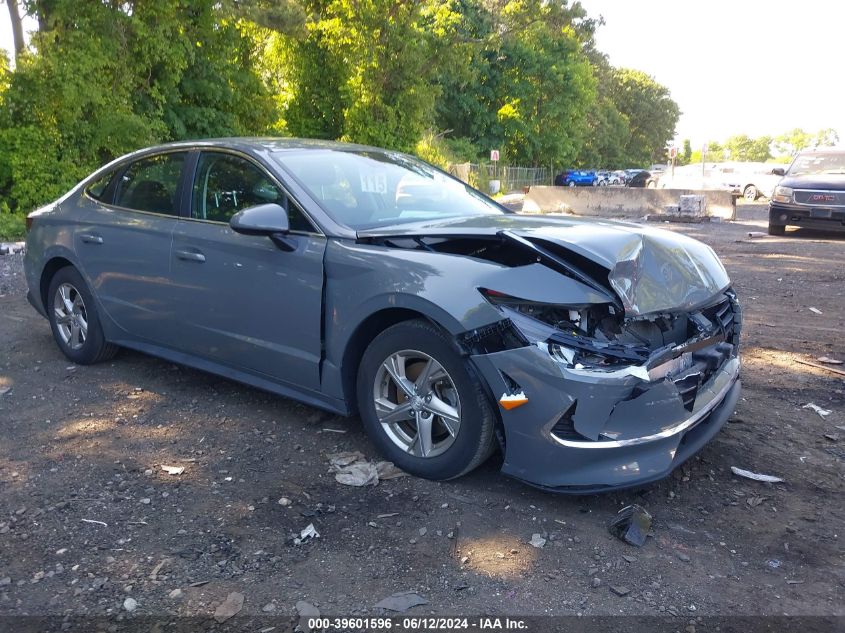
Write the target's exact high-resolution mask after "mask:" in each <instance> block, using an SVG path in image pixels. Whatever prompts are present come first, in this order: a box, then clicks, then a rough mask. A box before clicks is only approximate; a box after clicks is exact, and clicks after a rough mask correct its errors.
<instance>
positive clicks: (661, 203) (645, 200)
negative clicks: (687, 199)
mask: <svg viewBox="0 0 845 633" xmlns="http://www.w3.org/2000/svg"><path fill="white" fill-rule="evenodd" d="M691 195H695V196H702V197H703V200H704V204H703V205H701V207H699V208H697V209H695V210H693V208H692V206H691V205H684V206H685V208H684V211H683V212H682V211H681V209H680V205H681V196H691ZM736 199H737V195H736V194H733V193H731V192H729V191H712V190H693V189H645V188H642V189H641V188H638V187H531V188H530V189H529V191H528V193H527V194H526V196H525V201H524V202H523V206H522V212H523V213H575V214H576V215H588V216H600V217H604V218H613V217H619V218H641V217H643V216H644V215H665V216H667V218H669V217H681V218H686V219H703V218H704V217H717V218H721V219H723V220H733V219H736Z"/></svg>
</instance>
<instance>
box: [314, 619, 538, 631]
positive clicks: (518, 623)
mask: <svg viewBox="0 0 845 633" xmlns="http://www.w3.org/2000/svg"><path fill="white" fill-rule="evenodd" d="M307 625H308V628H309V629H310V630H312V631H356V630H358V631H379V630H384V631H389V630H393V631H397V632H401V631H466V630H478V631H506V630H510V631H520V630H526V629H527V623H526V622H525V621H524V620H521V619H515V618H497V617H481V618H463V617H451V618H450V617H403V618H309V619H308V621H307Z"/></svg>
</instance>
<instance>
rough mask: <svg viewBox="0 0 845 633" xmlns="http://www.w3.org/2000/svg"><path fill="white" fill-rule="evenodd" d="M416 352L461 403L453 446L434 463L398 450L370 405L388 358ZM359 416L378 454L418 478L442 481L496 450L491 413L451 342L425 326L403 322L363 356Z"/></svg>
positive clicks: (471, 372)
mask: <svg viewBox="0 0 845 633" xmlns="http://www.w3.org/2000/svg"><path fill="white" fill-rule="evenodd" d="M408 349H411V350H416V351H419V352H423V353H424V354H427V355H428V356H430V357H431V358H432V359H434V360H436V361H437V362H438V363H440V365H442V366H443V368H444V369H445V370H446V372H448V375H449V377H450V378H451V380H452V382H453V383H454V386H455V390H456V391H457V393H458V397H459V398H460V402H461V416H460V427H459V429H458V431H457V433H456V434H455V439H454V441H453V442H452V444H451V445H450V446H449V447H448V448H447V449H446V450H445V452H443V453H442V454H440V455H437V456H435V457H419V456H416V455H412V454H410V453H409V452H407V451H406V450H403V449H402V448H400V447H399V446H398V445H397V444H396V443H394V441H393V440H391V439H390V437H389V436H388V435H387V433H386V432H385V430H384V427H383V426H382V424H381V422H379V418H378V416H377V414H376V408H375V404H374V394H375V380H376V376H377V373H378V371H379V369H380V368H381V365H382V363H384V362H385V360H387V359H388V358H389V357H390V356H391V355H392V354H395V353H396V352H399V351H403V350H408ZM357 397H358V410H359V413H360V415H361V420H362V422H363V424H364V429H365V430H366V431H367V434H368V435H369V436H370V438H371V439H372V441H373V443H375V445H376V446H377V447H378V449H379V451H380V452H381V453H382V454H383V455H384V456H385V457H386V458H387V459H389V460H390V461H392V462H393V463H394V464H396V465H397V466H398V467H399V468H401V469H402V470H404V471H405V472H408V473H410V474H412V475H415V476H417V477H423V478H425V479H434V480H446V479H454V478H455V477H460V476H461V475H464V474H466V473H468V472H469V471H471V470H473V469H474V468H476V467H478V466H479V465H480V464H482V463H483V462H484V461H485V460H486V459H487V458H488V457H489V456H490V455H491V453H492V452H493V449H494V447H495V435H494V426H495V412H494V410H493V408H492V406H491V403H490V400H489V398H488V397H487V395H486V393H485V390H484V387H483V386H482V384H481V381H480V380H479V378H478V376H477V375H476V374H475V372H474V370H473V369H472V367H470V365H469V364H468V363H467V361H465V360H464V359H463V358H462V357H461V355H460V353H459V352H458V350H457V348H456V346H455V344H454V342H453V341H452V339H451V337H449V336H448V335H447V334H445V333H444V332H443V331H441V330H440V329H439V328H437V327H435V326H434V325H433V324H431V323H430V322H428V321H425V320H413V321H404V322H402V323H398V324H396V325H394V326H391V327H389V328H387V329H386V330H384V331H383V332H382V333H381V334H379V335H378V336H377V337H376V338H375V339H374V340H373V341H372V343H370V346H369V347H368V348H367V350H366V352H364V356H363V358H362V359H361V364H360V366H359V370H358V379H357Z"/></svg>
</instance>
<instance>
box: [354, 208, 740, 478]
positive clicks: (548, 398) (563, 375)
mask: <svg viewBox="0 0 845 633" xmlns="http://www.w3.org/2000/svg"><path fill="white" fill-rule="evenodd" d="M465 224H466V223H465ZM478 224H480V221H479V222H478ZM455 229H456V227H454V226H451V227H443V228H442V229H438V230H434V229H432V228H431V227H428V228H427V229H425V230H422V229H417V231H416V232H415V231H414V230H408V231H406V232H404V233H403V234H401V235H397V236H370V237H369V238H368V239H377V240H380V241H381V243H383V244H384V245H385V246H389V247H393V248H403V249H410V250H418V251H425V252H431V253H437V254H441V253H442V254H446V253H450V254H455V255H463V256H464V257H467V258H468V260H471V261H479V260H480V261H488V262H491V263H493V264H496V265H498V268H496V269H495V270H493V269H491V271H490V272H489V273H486V272H485V273H482V274H478V275H475V276H474V286H475V288H476V289H477V291H478V292H479V293H480V294H481V295H482V296H483V297H484V301H483V304H484V306H483V307H481V306H479V307H478V308H473V309H471V310H468V311H467V312H466V313H465V316H464V317H463V319H464V320H469V318H470V317H471V316H472V315H481V314H484V315H487V314H488V310H489V309H491V308H492V309H494V310H495V311H496V312H498V314H499V315H500V317H501V318H500V319H498V320H496V321H495V322H492V323H491V322H489V321H488V322H487V324H485V325H481V326H478V327H471V328H469V329H468V330H467V331H465V332H464V333H462V334H459V335H457V342H458V344H459V345H460V346H461V348H462V349H463V350H464V352H465V353H466V355H467V356H468V357H469V358H470V359H471V360H472V362H473V364H474V365H475V368H476V369H477V371H478V372H479V374H481V375H482V376H483V378H484V380H485V382H486V383H487V385H488V386H489V388H490V391H491V395H492V397H493V399H494V401H496V402H498V403H499V405H500V408H499V413H500V416H501V420H502V423H503V424H502V429H503V433H502V434H501V435H500V440H501V441H502V443H503V445H504V453H505V458H504V464H503V467H502V470H503V472H505V473H507V474H509V475H512V476H514V477H517V478H519V479H522V480H524V481H526V482H528V483H531V484H533V485H537V486H540V487H543V488H548V489H554V490H558V491H561V492H576V493H587V492H596V491H602V490H609V489H614V488H622V487H632V486H639V485H642V484H645V483H648V482H650V481H654V480H657V479H661V478H663V477H665V476H667V475H668V474H669V473H670V472H671V471H672V470H673V469H674V468H676V467H677V466H678V465H680V464H681V463H682V462H683V461H685V460H686V459H688V458H689V457H691V456H692V455H694V454H695V453H696V452H697V451H699V450H700V449H701V448H702V447H703V446H704V445H705V444H706V443H707V442H708V441H709V440H710V439H711V438H712V437H713V436H714V435H715V434H716V433H717V432H718V431H719V429H720V428H721V427H722V426H723V425H724V423H725V422H726V420H727V418H728V417H729V416H730V415H731V413H732V412H733V410H734V407H735V405H736V402H737V399H738V397H739V392H740V384H739V368H740V361H739V345H740V343H739V340H740V329H741V322H742V316H741V310H740V306H739V303H738V302H737V299H736V295H735V293H734V292H733V290H732V289H731V287H730V280H729V278H728V275H727V273H726V272H725V269H724V267H723V266H722V264H721V262H719V260H718V258H717V257H716V254H715V253H714V252H713V251H712V249H710V247H708V246H706V245H705V244H702V243H701V242H698V241H696V240H692V239H689V238H686V237H684V236H678V235H674V234H671V233H668V232H665V231H655V230H650V229H645V228H643V227H635V226H632V225H620V224H616V223H609V222H592V223H586V222H574V221H562V220H557V221H548V220H544V221H543V222H542V223H541V222H540V220H533V219H529V218H522V217H520V218H506V219H501V220H498V221H497V222H496V226H494V227H480V226H469V225H465V226H463V227H462V229H463V231H464V232H463V233H460V234H458V233H457V231H455ZM447 230H448V231H450V232H451V233H447V232H446V231H447ZM473 231H475V232H473ZM438 279H439V277H438ZM485 318H486V317H485Z"/></svg>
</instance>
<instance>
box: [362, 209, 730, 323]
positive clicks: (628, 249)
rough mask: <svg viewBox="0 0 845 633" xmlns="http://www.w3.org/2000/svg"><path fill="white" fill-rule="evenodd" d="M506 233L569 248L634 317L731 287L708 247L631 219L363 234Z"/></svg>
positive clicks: (497, 218) (490, 221) (683, 306)
mask: <svg viewBox="0 0 845 633" xmlns="http://www.w3.org/2000/svg"><path fill="white" fill-rule="evenodd" d="M500 231H509V232H511V233H514V234H515V235H518V236H520V237H523V238H525V239H528V240H531V241H532V242H534V243H536V244H538V245H539V246H541V247H542V246H548V244H552V245H555V246H557V247H562V248H564V249H566V250H568V251H571V252H572V253H575V254H577V255H580V256H582V257H585V258H587V259H589V260H590V261H593V262H595V263H596V264H599V265H600V266H602V267H603V268H605V269H607V271H608V273H607V279H606V280H601V281H602V282H607V283H609V284H610V286H611V287H612V288H613V290H614V291H615V292H616V294H617V295H618V296H619V298H620V299H621V301H622V305H623V306H624V308H625V313H626V315H627V316H640V315H646V314H652V313H656V312H676V311H689V310H692V309H694V308H697V307H700V306H702V305H704V304H706V303H707V302H708V301H709V300H710V299H712V298H713V297H714V296H716V295H718V294H719V293H721V292H722V291H724V290H725V289H726V288H727V287H728V286H729V285H730V279H729V278H728V274H727V272H726V271H725V268H724V266H722V263H721V262H720V261H719V258H718V257H717V256H716V253H714V252H713V249H711V248H710V247H709V246H707V245H706V244H703V243H702V242H699V241H698V240H694V239H692V238H689V237H686V236H684V235H679V234H677V233H672V232H669V231H664V230H661V229H655V228H651V227H644V226H641V225H638V224H632V223H627V222H617V221H612V220H586V219H575V218H559V217H548V216H524V215H514V214H507V215H489V216H475V217H469V218H466V217H464V218H458V219H452V220H448V219H447V220H441V221H438V222H417V223H412V224H399V225H394V226H387V227H379V228H377V229H367V230H362V231H358V235H359V237H361V238H367V237H385V236H431V237H448V236H479V237H481V236H493V235H495V234H497V233H498V232H500ZM544 242H545V243H546V244H545V245H544V244H543V243H544Z"/></svg>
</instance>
